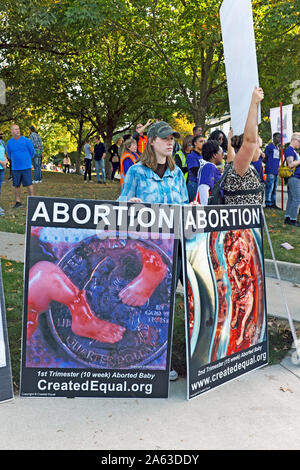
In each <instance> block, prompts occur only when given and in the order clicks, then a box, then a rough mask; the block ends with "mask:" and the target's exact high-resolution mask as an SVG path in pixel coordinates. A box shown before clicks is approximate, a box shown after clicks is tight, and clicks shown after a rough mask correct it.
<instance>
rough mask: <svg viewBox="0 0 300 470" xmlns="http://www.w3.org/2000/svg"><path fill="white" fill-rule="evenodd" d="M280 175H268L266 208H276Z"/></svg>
mask: <svg viewBox="0 0 300 470" xmlns="http://www.w3.org/2000/svg"><path fill="white" fill-rule="evenodd" d="M277 181H278V175H267V180H266V206H269V207H270V206H276V191H277Z"/></svg>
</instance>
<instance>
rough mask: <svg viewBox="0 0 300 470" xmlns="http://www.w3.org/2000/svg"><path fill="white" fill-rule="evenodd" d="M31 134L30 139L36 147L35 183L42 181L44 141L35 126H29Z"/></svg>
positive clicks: (34, 162)
mask: <svg viewBox="0 0 300 470" xmlns="http://www.w3.org/2000/svg"><path fill="white" fill-rule="evenodd" d="M29 130H30V136H29V139H30V140H31V142H32V145H33V147H34V156H33V169H34V173H33V181H32V182H33V184H35V183H41V182H42V169H41V167H42V157H43V142H42V139H41V136H40V135H39V134H38V133H37V131H36V130H35V127H34V126H30V127H29Z"/></svg>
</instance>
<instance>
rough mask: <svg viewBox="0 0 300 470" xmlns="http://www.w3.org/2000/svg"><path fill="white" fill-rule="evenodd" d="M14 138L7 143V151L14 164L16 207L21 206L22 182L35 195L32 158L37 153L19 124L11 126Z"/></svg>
mask: <svg viewBox="0 0 300 470" xmlns="http://www.w3.org/2000/svg"><path fill="white" fill-rule="evenodd" d="M11 134H12V138H11V139H9V140H8V142H7V144H6V152H7V156H8V158H9V159H10V160H11V164H12V180H13V186H14V188H15V197H16V203H15V205H14V208H15V209H16V208H18V207H21V206H22V204H21V184H22V185H23V186H24V187H27V189H28V195H29V196H33V186H32V174H31V159H32V158H33V156H34V154H35V150H34V147H33V144H32V142H31V140H30V139H28V138H27V137H24V136H21V132H20V128H19V126H18V125H16V124H13V125H12V126H11Z"/></svg>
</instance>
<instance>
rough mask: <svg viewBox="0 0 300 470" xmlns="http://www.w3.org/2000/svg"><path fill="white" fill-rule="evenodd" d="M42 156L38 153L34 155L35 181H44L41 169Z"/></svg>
mask: <svg viewBox="0 0 300 470" xmlns="http://www.w3.org/2000/svg"><path fill="white" fill-rule="evenodd" d="M41 164H42V158H41V157H40V156H38V155H35V156H34V157H33V169H34V173H33V179H34V181H42V170H41Z"/></svg>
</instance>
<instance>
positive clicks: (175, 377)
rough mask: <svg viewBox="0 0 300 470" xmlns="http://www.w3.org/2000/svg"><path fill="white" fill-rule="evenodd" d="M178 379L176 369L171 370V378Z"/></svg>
mask: <svg viewBox="0 0 300 470" xmlns="http://www.w3.org/2000/svg"><path fill="white" fill-rule="evenodd" d="M177 379H178V373H177V372H176V370H174V369H172V370H170V374H169V380H171V381H172V382H174V381H175V380H177Z"/></svg>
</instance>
